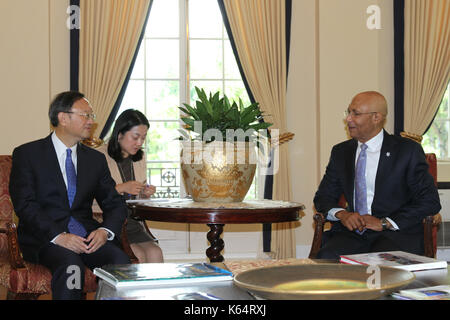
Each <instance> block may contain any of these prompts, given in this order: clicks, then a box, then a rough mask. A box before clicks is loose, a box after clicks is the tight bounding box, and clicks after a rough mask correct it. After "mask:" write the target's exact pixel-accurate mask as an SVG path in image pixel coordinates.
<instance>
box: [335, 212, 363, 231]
mask: <svg viewBox="0 0 450 320" xmlns="http://www.w3.org/2000/svg"><path fill="white" fill-rule="evenodd" d="M335 216H336V218H338V219H339V220H341V223H342V224H343V225H344V227H346V228H347V229H348V230H350V231H354V230H356V229H358V230H359V231H363V230H364V228H366V222H365V220H364V219H363V216H364V215H363V216H361V215H360V214H359V213H358V212H348V211H346V210H342V211H339V212H337V213H336V215H335Z"/></svg>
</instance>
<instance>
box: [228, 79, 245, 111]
mask: <svg viewBox="0 0 450 320" xmlns="http://www.w3.org/2000/svg"><path fill="white" fill-rule="evenodd" d="M225 94H226V95H227V97H228V98H229V99H230V100H235V101H236V102H238V101H239V98H241V100H242V102H243V103H244V106H248V105H250V99H249V97H248V94H247V90H245V86H244V83H243V82H242V81H241V80H233V81H225Z"/></svg>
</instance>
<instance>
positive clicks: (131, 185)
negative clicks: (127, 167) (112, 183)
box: [116, 181, 145, 196]
mask: <svg viewBox="0 0 450 320" xmlns="http://www.w3.org/2000/svg"><path fill="white" fill-rule="evenodd" d="M144 187H145V184H143V183H142V182H138V181H128V182H125V183H121V184H117V185H116V190H117V192H119V193H121V194H123V193H128V194H131V195H134V196H137V195H138V194H139V193H140V192H141V191H142V190H143V189H144Z"/></svg>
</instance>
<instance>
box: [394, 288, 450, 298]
mask: <svg viewBox="0 0 450 320" xmlns="http://www.w3.org/2000/svg"><path fill="white" fill-rule="evenodd" d="M392 296H393V297H394V298H397V299H403V300H450V286H449V285H440V286H433V287H425V288H418V289H407V290H400V291H399V292H394V293H393V294H392Z"/></svg>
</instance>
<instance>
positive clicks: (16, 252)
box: [0, 222, 25, 270]
mask: <svg viewBox="0 0 450 320" xmlns="http://www.w3.org/2000/svg"><path fill="white" fill-rule="evenodd" d="M0 233H4V234H6V238H7V243H8V254H9V257H8V258H9V264H10V265H11V268H13V269H15V270H17V269H20V268H25V262H24V260H23V258H22V253H21V252H20V247H19V241H18V238H17V227H16V225H15V223H13V222H7V223H6V224H4V225H3V223H2V226H1V227H0Z"/></svg>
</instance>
